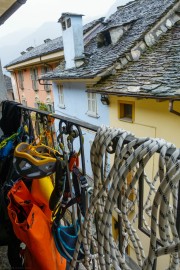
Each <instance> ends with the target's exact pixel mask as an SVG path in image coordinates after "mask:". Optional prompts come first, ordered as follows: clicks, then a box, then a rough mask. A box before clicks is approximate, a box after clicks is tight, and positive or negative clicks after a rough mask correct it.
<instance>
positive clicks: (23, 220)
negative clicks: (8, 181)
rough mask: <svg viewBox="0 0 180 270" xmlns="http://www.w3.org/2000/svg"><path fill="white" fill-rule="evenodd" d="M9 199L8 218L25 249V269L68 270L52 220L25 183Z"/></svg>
mask: <svg viewBox="0 0 180 270" xmlns="http://www.w3.org/2000/svg"><path fill="white" fill-rule="evenodd" d="M36 181H38V180H36ZM8 198H9V200H10V203H9V205H8V214H9V218H10V220H11V222H12V225H13V229H14V232H15V234H16V236H17V237H18V238H19V239H20V240H21V241H22V242H23V243H25V245H26V248H25V252H24V263H25V269H33V270H49V269H50V268H51V269H53V270H59V269H61V270H65V268H66V261H65V260H64V259H63V258H62V257H61V256H60V254H59V252H58V251H57V249H56V246H55V243H54V240H53V236H52V233H51V223H50V221H49V218H48V217H47V216H46V215H45V213H44V212H43V211H42V210H41V208H40V207H39V205H38V203H37V202H36V201H35V200H34V198H33V197H32V195H31V193H30V191H29V190H28V189H27V187H26V185H25V184H24V182H23V181H22V180H19V181H18V182H17V183H15V184H14V186H13V187H12V188H11V190H10V191H9V192H8Z"/></svg>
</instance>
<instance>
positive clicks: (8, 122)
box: [0, 100, 22, 137]
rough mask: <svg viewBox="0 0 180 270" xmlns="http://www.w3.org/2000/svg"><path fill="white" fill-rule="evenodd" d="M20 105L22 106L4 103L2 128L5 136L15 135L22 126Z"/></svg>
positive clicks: (9, 102) (10, 102)
mask: <svg viewBox="0 0 180 270" xmlns="http://www.w3.org/2000/svg"><path fill="white" fill-rule="evenodd" d="M18 105H22V104H21V103H17V102H15V101H9V100H5V101H2V118H1V120H0V128H1V129H2V131H3V133H4V136H7V137H8V136H11V135H12V134H13V133H16V132H17V130H18V128H19V127H20V126H21V118H22V112H21V108H20V107H19V106H18Z"/></svg>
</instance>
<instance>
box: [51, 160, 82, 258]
mask: <svg viewBox="0 0 180 270" xmlns="http://www.w3.org/2000/svg"><path fill="white" fill-rule="evenodd" d="M67 166H69V164H68V165H67ZM57 168H58V169H59V172H58V171H57V172H56V181H58V184H55V188H54V191H53V193H52V194H51V198H50V206H52V208H53V209H54V206H55V202H57V198H58V195H61V196H62V194H63V198H62V200H61V202H60V203H59V205H58V206H57V208H56V209H55V211H54V222H53V225H52V233H53V236H54V241H55V243H56V247H57V249H58V251H59V253H60V254H61V255H62V256H63V257H64V258H65V259H66V260H67V261H68V262H70V261H71V260H72V258H73V254H74V250H75V246H76V242H77V239H78V232H79V229H80V221H79V220H80V218H79V220H77V221H76V225H75V226H74V224H73V225H67V226H64V225H62V223H61V220H62V218H63V217H64V214H65V212H66V210H67V208H69V207H70V206H72V205H73V204H75V203H77V204H78V205H79V207H80V210H81V214H82V216H84V215H85V193H84V192H82V190H83V189H86V188H87V180H86V178H85V177H84V176H83V175H82V173H81V172H80V170H79V169H78V168H77V167H75V166H74V167H73V168H72V180H73V181H72V183H73V188H74V192H75V196H74V197H73V198H71V199H70V200H69V201H68V199H69V194H70V188H69V181H67V180H66V177H67V175H68V173H67V171H66V170H67V167H66V168H65V167H62V161H59V167H57ZM80 179H81V180H80ZM81 193H82V194H83V195H84V196H82V194H81ZM82 199H83V201H82ZM83 258H84V252H83V247H82V248H81V249H80V252H79V255H78V261H80V260H82V259H83Z"/></svg>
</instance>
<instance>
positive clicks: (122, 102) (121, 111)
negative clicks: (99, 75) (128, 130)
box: [118, 100, 135, 123]
mask: <svg viewBox="0 0 180 270" xmlns="http://www.w3.org/2000/svg"><path fill="white" fill-rule="evenodd" d="M126 105H131V116H130V117H129V115H127V114H126V113H125V110H126V109H125V106H126ZM118 118H119V120H120V121H124V122H128V123H133V122H134V120H135V102H133V101H125V100H119V101H118Z"/></svg>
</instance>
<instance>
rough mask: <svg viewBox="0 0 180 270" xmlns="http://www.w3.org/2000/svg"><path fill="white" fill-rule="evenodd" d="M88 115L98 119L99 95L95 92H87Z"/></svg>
mask: <svg viewBox="0 0 180 270" xmlns="http://www.w3.org/2000/svg"><path fill="white" fill-rule="evenodd" d="M87 106H88V110H87V115H89V116H92V117H98V108H97V94H96V93H93V92H87Z"/></svg>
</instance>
